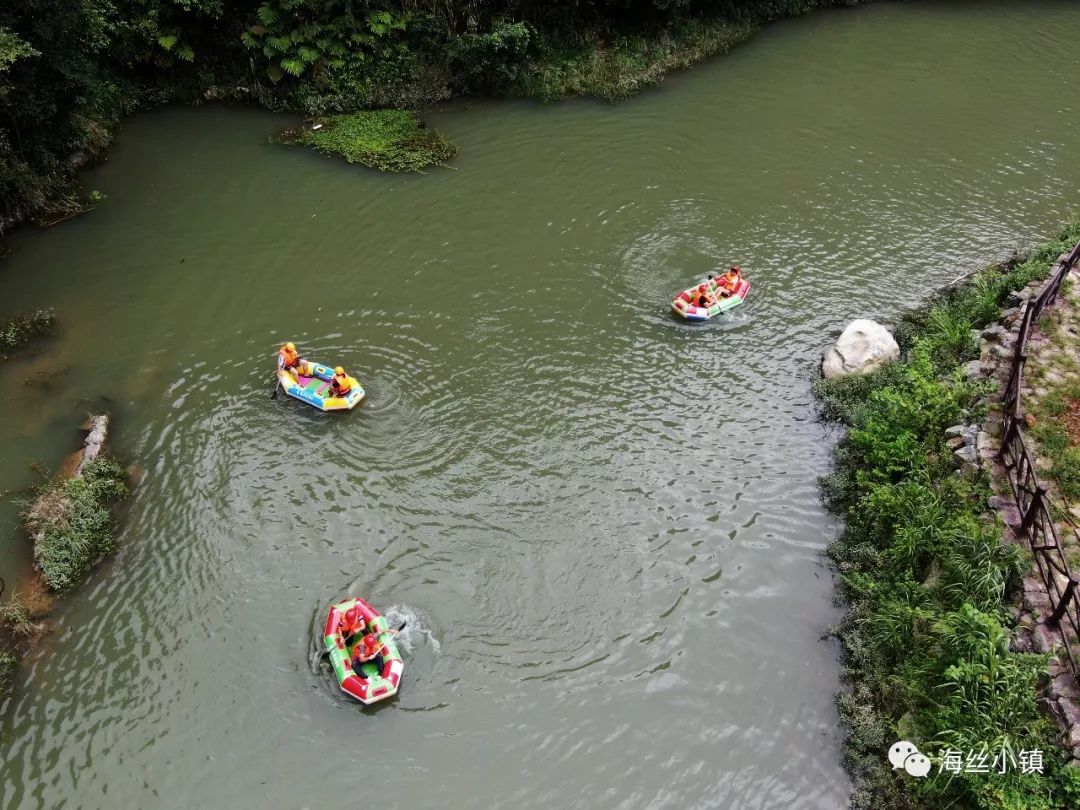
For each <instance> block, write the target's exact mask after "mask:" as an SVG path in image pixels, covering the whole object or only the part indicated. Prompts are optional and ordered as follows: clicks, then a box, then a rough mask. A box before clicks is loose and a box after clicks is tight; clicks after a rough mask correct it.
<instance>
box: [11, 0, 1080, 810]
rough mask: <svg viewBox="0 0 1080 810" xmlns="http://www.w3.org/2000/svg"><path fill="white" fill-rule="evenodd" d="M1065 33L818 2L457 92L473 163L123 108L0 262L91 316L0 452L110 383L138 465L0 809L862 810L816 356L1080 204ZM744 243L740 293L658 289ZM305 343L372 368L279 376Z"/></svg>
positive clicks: (66, 309)
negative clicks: (530, 95) (357, 672)
mask: <svg viewBox="0 0 1080 810" xmlns="http://www.w3.org/2000/svg"><path fill="white" fill-rule="evenodd" d="M1077 30H1080V6H1077V5H1076V4H1074V3H1067V2H1032V3H1024V4H1017V3H1009V2H1001V3H992V2H981V3H962V2H934V3H929V2H921V3H919V2H913V3H906V4H888V3H885V4H878V5H872V6H869V7H864V8H859V9H855V10H844V11H836V12H828V13H819V14H814V15H812V16H810V17H807V18H803V19H799V20H794V21H789V22H784V23H780V24H777V25H775V26H772V27H770V28H769V29H767V30H766V31H764V32H763V33H762V34H761V35H760V36H758V37H757V38H755V39H754V40H753V41H752V42H751V43H749V44H748V45H746V46H745V47H743V48H740V49H739V50H738V51H736V52H735V53H733V54H731V55H730V56H729V57H727V58H724V59H720V60H715V61H713V62H710V63H709V64H706V65H703V66H701V67H699V68H697V69H695V70H693V71H690V72H686V73H683V74H680V75H677V76H673V77H671V78H670V79H669V80H668V81H667V82H666V84H665V85H664V86H663V87H661V88H659V89H656V90H653V91H649V92H646V93H644V94H642V95H640V96H639V97H636V98H634V99H632V100H630V101H628V102H626V103H625V104H621V105H619V106H604V105H601V104H598V103H593V102H590V101H574V102H570V103H565V104H559V105H554V106H546V107H545V106H539V105H535V104H531V103H525V102H502V101H500V102H494V101H492V102H488V101H482V100H481V101H469V102H462V103H457V104H453V105H447V107H446V108H445V109H442V110H439V111H436V112H435V113H434V114H432V115H431V117H430V120H431V123H432V125H434V126H437V127H439V128H440V129H442V130H444V131H445V132H446V133H447V134H448V135H449V136H450V137H451V138H453V139H454V140H455V141H457V142H459V143H460V144H461V147H462V149H461V156H460V157H459V158H458V159H457V160H456V161H455V162H454V166H453V169H452V170H442V171H434V172H432V173H431V174H429V175H427V176H422V177H394V176H383V175H379V174H376V173H374V172H370V171H367V170H364V169H359V168H355V167H349V166H346V165H345V164H343V163H340V162H338V161H336V160H333V159H329V158H326V157H323V156H320V155H317V154H314V153H310V152H306V151H302V150H291V149H286V148H283V147H279V146H273V145H270V144H269V143H268V142H267V137H268V136H269V135H271V134H273V133H274V132H275V131H276V129H277V128H279V127H280V126H281V125H283V124H285V123H288V122H289V121H290V120H291V119H288V118H284V117H280V116H274V115H270V114H267V113H263V112H259V111H255V110H250V109H234V108H224V107H218V106H206V107H203V108H198V109H181V108H169V109H162V110H158V111H155V112H151V113H147V114H143V115H139V116H137V117H135V118H134V119H132V120H131V121H130V122H129V123H128V124H127V125H126V126H125V128H124V130H123V132H122V133H121V135H120V137H119V138H118V140H117V142H116V145H115V147H114V148H113V150H112V151H111V152H110V154H109V160H108V162H107V163H105V164H104V165H102V166H100V167H99V168H96V169H94V170H92V171H90V172H87V173H86V175H85V183H86V185H87V187H88V188H94V189H99V190H101V191H102V192H104V193H105V194H107V195H108V198H107V200H106V201H105V203H104V204H102V205H101V206H100V208H99V210H98V211H96V212H94V213H93V214H91V215H89V216H85V217H82V218H79V219H77V220H73V221H71V222H68V223H65V224H63V225H60V226H58V227H55V228H53V229H51V230H49V231H47V232H33V231H30V230H23V231H20V232H18V233H16V234H13V235H12V237H11V238H10V240H9V246H10V248H11V256H10V257H9V258H7V259H6V260H5V261H4V263H3V265H2V267H0V301H2V302H3V303H2V311H0V315H3V314H6V313H8V312H10V311H14V310H18V309H23V308H32V307H34V306H37V305H42V304H44V305H53V306H55V307H56V309H57V312H58V315H59V319H60V324H61V329H60V333H59V336H58V337H57V338H56V339H55V340H53V341H52V342H50V343H47V344H46V345H45V348H43V349H42V350H41V351H40V352H38V353H37V354H35V355H34V356H33V357H30V358H27V359H23V360H19V361H13V362H9V363H7V364H5V366H4V367H3V369H2V370H0V372H2V374H3V380H4V383H5V385H4V386H3V388H2V389H0V423H2V424H3V425H4V426H5V428H4V442H3V446H2V448H3V449H2V451H0V490H7V491H18V490H20V489H22V488H24V487H26V486H27V485H28V484H29V483H31V482H32V481H33V480H34V474H33V473H32V472H31V471H30V468H29V467H30V465H31V464H32V463H33V462H35V461H40V462H42V463H44V464H45V465H55V464H56V463H57V462H58V461H59V459H60V458H61V457H62V456H63V455H65V454H66V453H68V452H70V451H71V450H72V449H74V446H75V444H76V442H77V439H78V435H77V433H76V431H75V425H76V424H77V423H78V422H79V421H81V419H82V418H83V416H84V415H85V414H86V413H87V412H88V411H90V410H93V409H97V408H101V407H108V408H109V409H111V411H112V412H113V414H114V415H115V417H116V421H115V427H116V434H115V446H116V450H117V452H118V453H119V454H120V456H121V457H122V458H123V459H125V460H127V461H133V462H136V463H137V464H138V465H139V466H140V467H141V468H142V469H143V471H144V476H143V479H142V482H141V483H140V484H139V486H138V488H137V490H136V493H135V496H134V498H133V499H132V501H131V503H130V506H129V508H128V511H127V514H126V517H125V520H124V524H123V532H122V537H121V547H120V550H119V553H118V554H117V555H116V556H115V558H113V559H111V560H109V561H108V562H107V563H105V564H104V565H102V566H101V567H100V568H99V569H98V570H97V571H96V572H95V573H94V575H93V577H92V579H91V580H90V582H89V583H88V584H87V585H86V586H85V587H83V588H82V589H80V590H78V591H77V592H76V593H74V594H73V595H72V596H70V597H69V598H67V599H65V600H64V601H63V602H62V603H61V604H60V606H59V607H58V610H57V613H56V624H57V631H56V632H55V633H54V634H53V635H52V636H50V637H49V638H48V640H47V642H46V643H45V644H44V645H43V646H42V647H41V648H40V649H39V650H38V651H36V652H35V654H34V655H33V656H32V657H31V658H30V659H29V660H28V661H27V663H26V666H25V667H24V668H23V670H22V672H21V674H20V678H19V682H18V683H17V686H16V691H15V695H14V697H13V698H12V700H11V701H9V703H8V705H7V706H6V709H5V712H4V714H3V717H2V741H0V753H2V759H3V766H2V770H0V797H2V801H0V804H2V805H3V806H4V807H7V808H14V807H19V808H24V807H25V808H29V807H46V808H54V807H62V806H69V807H80V808H97V807H100V808H116V807H140V808H150V807H155V808H156V807H163V808H188V807H231V808H259V810H262V809H263V808H270V807H273V808H277V807H282V808H299V807H311V808H324V807H329V806H335V805H337V806H340V805H342V804H351V803H359V804H361V805H363V804H365V803H369V804H373V805H374V804H379V805H382V806H390V807H402V808H429V807H440V808H441V807H515V808H534V807H535V808H539V807H553V806H562V807H575V808H576V807H587V808H593V807H621V808H639V807H650V808H663V807H721V808H735V807H738V808H792V807H797V808H838V807H842V806H844V804H845V803H846V799H847V794H848V792H849V789H850V785H849V783H848V781H847V779H846V777H845V776H844V773H843V771H842V768H841V765H840V733H839V731H838V729H837V724H836V712H835V709H834V708H833V703H832V696H833V693H834V692H835V690H836V689H837V688H838V683H837V676H838V664H837V660H836V659H837V647H836V645H835V644H833V643H831V642H829V641H823V640H822V636H823V634H825V632H826V629H827V627H828V626H829V624H830V623H831V622H833V621H835V619H836V616H837V614H836V611H835V608H834V607H833V606H832V602H831V599H832V582H831V575H830V571H829V568H828V566H827V564H826V562H825V560H824V558H823V550H824V548H825V546H826V544H827V542H828V541H829V539H830V538H831V537H833V536H834V535H835V532H836V526H835V525H834V523H833V522H832V521H831V520H830V519H829V518H828V517H827V516H826V515H825V514H824V513H823V511H822V507H821V506H820V504H819V501H818V494H817V490H816V483H815V479H816V476H818V475H819V474H821V473H822V472H824V471H826V470H827V469H828V463H829V459H828V455H829V443H830V440H831V438H832V437H831V435H830V434H829V433H828V432H827V431H826V429H825V428H824V427H823V426H822V425H821V424H819V423H818V422H817V420H816V417H815V412H814V408H813V403H812V400H811V395H810V391H809V385H810V379H811V377H812V375H813V373H814V371H815V365H816V363H817V361H818V359H819V357H820V354H821V351H822V350H823V348H825V346H826V345H827V344H828V342H829V340H830V339H831V337H832V336H833V335H835V333H836V332H837V331H838V330H839V329H840V328H842V327H843V325H844V323H845V322H846V321H847V320H848V319H850V318H852V317H856V316H872V317H880V318H884V319H889V318H892V317H895V316H896V315H897V314H898V313H899V312H900V311H902V310H903V309H904V308H905V307H908V306H910V305H912V304H914V303H916V302H918V301H920V300H921V299H922V298H923V297H924V296H925V295H926V294H927V293H928V291H929V290H931V289H932V288H934V287H935V286H937V285H940V284H942V283H944V282H947V281H949V280H951V279H953V278H954V277H956V276H957V275H959V274H960V273H962V272H965V271H968V270H970V269H972V268H973V267H975V266H977V265H979V264H982V263H985V262H987V261H988V260H991V259H994V258H996V257H999V256H1001V255H1002V254H1004V253H1006V252H1007V251H1009V250H1010V249H1012V248H1014V247H1017V246H1023V245H1030V244H1032V243H1033V242H1034V241H1035V240H1036V239H1038V238H1040V237H1041V236H1044V235H1047V234H1049V233H1051V232H1053V231H1055V230H1056V229H1057V227H1058V226H1059V225H1060V224H1061V222H1062V221H1063V220H1064V219H1065V218H1067V217H1068V215H1069V214H1070V212H1072V211H1074V210H1076V208H1075V207H1076V201H1077V197H1076V189H1077V188H1078V187H1080V127H1078V123H1077V122H1078V120H1080V101H1078V98H1080V97H1078V95H1077V91H1076V89H1077V87H1078V86H1080V49H1077V48H1076V45H1075V38H1074V37H1073V36H1071V35H1072V34H1074V33H1075V32H1076V31H1077ZM731 261H739V262H740V263H741V264H742V265H743V266H744V267H745V268H746V269H747V272H748V275H749V277H750V278H751V280H752V281H753V284H754V288H753V290H752V292H751V295H750V299H749V301H748V302H747V304H746V305H745V306H744V307H742V308H741V309H739V310H737V311H735V312H734V313H732V314H731V315H730V317H725V318H723V319H722V320H720V321H718V322H715V323H713V324H709V325H706V326H704V327H691V326H688V325H686V324H681V323H677V322H675V321H674V320H673V319H672V318H671V317H670V316H669V311H668V301H669V300H670V297H671V295H672V294H673V292H674V291H676V290H677V289H679V288H680V287H683V286H686V283H687V282H688V281H689V280H691V279H693V278H694V277H695V276H696V275H697V274H700V273H702V272H704V271H705V270H707V269H709V268H711V267H712V266H714V265H716V264H726V263H728V262H731ZM290 338H291V339H294V340H296V341H297V342H298V343H300V344H301V348H302V349H303V350H304V352H305V353H306V354H307V356H309V357H312V358H316V359H320V360H324V361H327V362H341V363H344V364H345V365H346V366H347V367H348V368H349V369H350V370H352V371H354V373H356V375H357V376H358V377H359V378H360V379H361V381H362V382H363V383H364V385H365V386H366V387H367V388H368V389H369V392H370V400H369V401H368V402H367V404H365V405H364V407H363V408H361V409H360V410H358V411H355V412H353V413H351V414H347V415H337V416H333V417H328V416H325V415H323V414H319V413H316V412H314V411H313V410H312V409H310V408H307V407H306V406H304V405H302V404H300V403H297V402H295V401H291V400H285V399H284V398H281V399H278V400H271V399H270V398H269V394H270V391H271V385H272V373H271V372H272V363H273V357H272V355H273V353H274V351H275V349H276V347H277V345H278V344H279V343H280V342H281V341H282V340H285V339H290ZM57 368H65V369H67V370H66V371H65V372H64V373H62V374H60V375H58V376H56V377H55V378H54V379H53V380H52V384H51V387H49V388H43V387H40V386H25V385H22V384H21V381H22V380H23V379H25V378H28V377H35V375H41V374H42V373H47V372H48V371H49V370H55V369H57ZM39 378H40V377H39ZM15 497H17V496H15V495H11V494H9V496H8V497H7V498H6V499H5V500H4V502H3V505H2V507H0V509H2V511H0V524H2V529H3V531H2V533H0V536H2V537H3V540H2V542H0V574H2V575H4V576H6V577H7V578H8V579H9V581H10V580H11V579H12V578H14V577H16V576H17V575H18V574H19V572H20V571H22V570H24V568H25V566H26V564H27V562H28V559H29V550H28V548H27V544H26V542H25V540H24V539H23V538H21V537H19V536H18V534H17V532H16V530H15V525H16V519H17V511H18V508H19V507H18V504H17V503H16V502H15ZM353 593H359V594H365V595H368V596H370V598H371V599H372V600H373V601H374V602H375V603H376V604H377V605H379V606H381V607H383V608H384V609H391V608H392V609H393V611H394V612H395V613H396V614H398V615H400V616H407V617H409V620H410V627H409V629H408V632H407V633H406V635H405V640H404V646H405V648H406V661H407V664H406V666H407V669H406V672H405V679H404V682H403V689H402V692H401V694H400V697H399V698H398V699H397V700H395V701H394V702H392V703H389V704H387V705H384V706H382V707H381V708H378V709H375V710H368V709H362V708H360V707H358V706H357V705H354V704H352V703H350V702H349V701H348V700H346V699H344V698H343V696H342V695H341V694H340V693H339V691H338V690H337V687H336V685H335V684H334V683H333V682H332V681H331V680H330V678H329V677H328V676H327V675H326V674H325V672H322V671H320V670H319V669H318V667H317V666H315V665H313V663H312V652H313V650H314V649H315V644H316V641H317V639H316V637H317V635H318V627H319V625H320V624H321V621H322V619H323V616H324V615H325V614H324V612H325V609H326V606H327V604H328V603H329V602H331V601H333V600H334V599H336V598H338V597H341V596H343V595H345V594H353ZM883 755H884V752H883Z"/></svg>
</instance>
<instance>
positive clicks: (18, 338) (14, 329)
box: [0, 309, 56, 358]
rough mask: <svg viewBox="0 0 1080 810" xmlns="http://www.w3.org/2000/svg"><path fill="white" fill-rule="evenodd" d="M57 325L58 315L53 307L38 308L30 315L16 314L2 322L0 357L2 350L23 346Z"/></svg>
mask: <svg viewBox="0 0 1080 810" xmlns="http://www.w3.org/2000/svg"><path fill="white" fill-rule="evenodd" d="M55 325H56V315H55V314H54V313H53V311H52V310H51V309H38V310H35V311H34V312H32V313H30V314H29V315H15V316H14V317H12V318H10V319H9V320H8V321H6V322H5V323H3V324H0V358H4V357H6V355H5V354H3V353H2V352H10V351H14V350H16V349H19V348H22V347H23V346H25V345H26V344H27V343H29V342H30V341H31V340H33V339H34V338H35V337H37V336H39V335H48V334H51V333H52V331H53V328H54V327H55Z"/></svg>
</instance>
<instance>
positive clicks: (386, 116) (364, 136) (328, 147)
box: [282, 110, 457, 172]
mask: <svg viewBox="0 0 1080 810" xmlns="http://www.w3.org/2000/svg"><path fill="white" fill-rule="evenodd" d="M282 134H283V137H284V138H286V139H287V140H291V141H292V142H294V143H302V144H304V145H306V146H311V147H313V148H315V149H318V150H319V151H320V152H327V153H329V154H335V155H341V156H342V157H344V158H345V160H347V161H348V162H349V163H362V164H363V165H365V166H370V167H372V168H373V169H379V170H380V171H384V172H421V171H423V170H424V169H426V168H428V167H429V166H438V165H441V164H443V163H445V162H446V161H448V160H450V159H451V158H453V157H454V155H456V154H457V146H456V145H455V144H453V143H452V142H451V141H450V140H448V139H447V138H446V136H445V135H443V134H442V133H440V132H436V131H435V130H431V129H427V128H425V127H424V125H423V123H422V122H421V121H420V119H419V118H417V117H416V115H414V114H413V113H411V112H408V111H406V110H368V111H366V112H358V113H351V114H349V115H335V116H331V117H329V118H320V119H317V120H316V121H315V122H314V124H313V126H312V127H305V128H303V129H302V130H300V131H296V130H286V131H285V132H284V133H282Z"/></svg>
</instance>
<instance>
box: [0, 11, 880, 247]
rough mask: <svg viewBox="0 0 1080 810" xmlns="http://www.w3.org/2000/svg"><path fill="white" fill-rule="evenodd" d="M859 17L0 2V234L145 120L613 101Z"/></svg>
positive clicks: (51, 200) (44, 205)
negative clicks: (205, 106)
mask: <svg viewBox="0 0 1080 810" xmlns="http://www.w3.org/2000/svg"><path fill="white" fill-rule="evenodd" d="M858 2H863V0H717V1H714V2H707V1H706V0H576V1H575V2H571V3H552V2H538V1H537V0H5V2H3V3H0V232H2V231H3V229H4V227H5V225H6V224H10V223H11V222H14V221H16V220H17V219H19V218H21V217H25V216H27V215H30V214H40V213H41V212H42V211H47V210H48V209H49V207H50V206H55V205H57V199H58V197H60V196H61V193H62V191H63V189H64V184H65V182H66V181H67V179H68V177H69V175H70V172H71V170H72V169H73V168H75V167H76V166H77V165H79V164H80V163H81V162H82V161H84V160H85V159H87V158H88V157H91V156H93V155H94V154H95V153H97V152H99V151H100V150H101V149H103V148H104V147H105V146H106V145H107V143H108V140H109V137H110V130H111V127H112V125H113V124H114V123H115V122H116V121H117V120H119V118H120V117H121V116H122V115H123V114H125V113H126V112H128V111H129V110H131V109H133V108H134V107H135V106H136V105H139V104H145V103H150V102H154V101H157V100H161V99H166V98H176V99H179V100H191V99H197V98H203V97H210V98H237V99H247V98H251V99H255V100H258V101H259V102H261V103H263V104H265V105H267V106H271V107H275V108H289V109H295V110H298V111H301V112H304V113H306V114H309V115H330V114H335V113H348V112H355V111H357V110H360V109H369V108H373V107H394V108H416V107H420V106H423V105H424V104H426V103H429V102H431V101H434V100H438V99H442V98H446V97H448V96H449V95H451V94H454V93H464V92H473V91H482V92H496V93H509V94H518V95H532V96H538V97H543V98H556V97H559V96H562V95H566V94H570V93H591V94H595V95H598V96H602V97H605V98H619V97H622V96H625V95H626V94H628V93H631V92H633V91H634V90H636V89H638V88H639V87H641V86H643V85H645V84H649V83H652V82H656V81H658V80H659V78H660V77H661V75H662V73H663V72H664V71H665V70H668V69H670V68H673V67H679V66H682V65H686V64H690V63H691V62H693V61H695V60H698V59H701V58H702V57H705V56H708V55H710V54H714V53H719V52H722V51H724V50H727V49H728V48H729V47H731V45H732V44H734V43H735V42H738V41H739V40H741V39H744V38H745V37H746V36H748V35H749V34H750V33H751V31H752V30H753V29H754V27H755V26H756V25H757V24H759V23H761V22H763V21H766V20H769V19H774V18H777V17H781V16H785V15H790V14H798V13H802V12H805V11H808V10H810V9H812V8H816V7H820V6H827V5H854V4H856V3H858ZM61 202H62V207H64V208H65V209H72V208H74V207H75V205H74V203H73V201H71V200H70V199H69V200H62V201H61Z"/></svg>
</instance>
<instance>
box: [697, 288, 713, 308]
mask: <svg viewBox="0 0 1080 810" xmlns="http://www.w3.org/2000/svg"><path fill="white" fill-rule="evenodd" d="M697 291H698V294H697V298H696V299H695V301H694V303H696V304H697V305H698V306H699V307H701V308H702V309H708V308H709V307H711V306H712V305H713V304H714V303H716V302H715V301H713V298H712V296H711V295H709V288H708V287H706V286H705V285H704V284H701V285H699V286H698V288H697Z"/></svg>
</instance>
